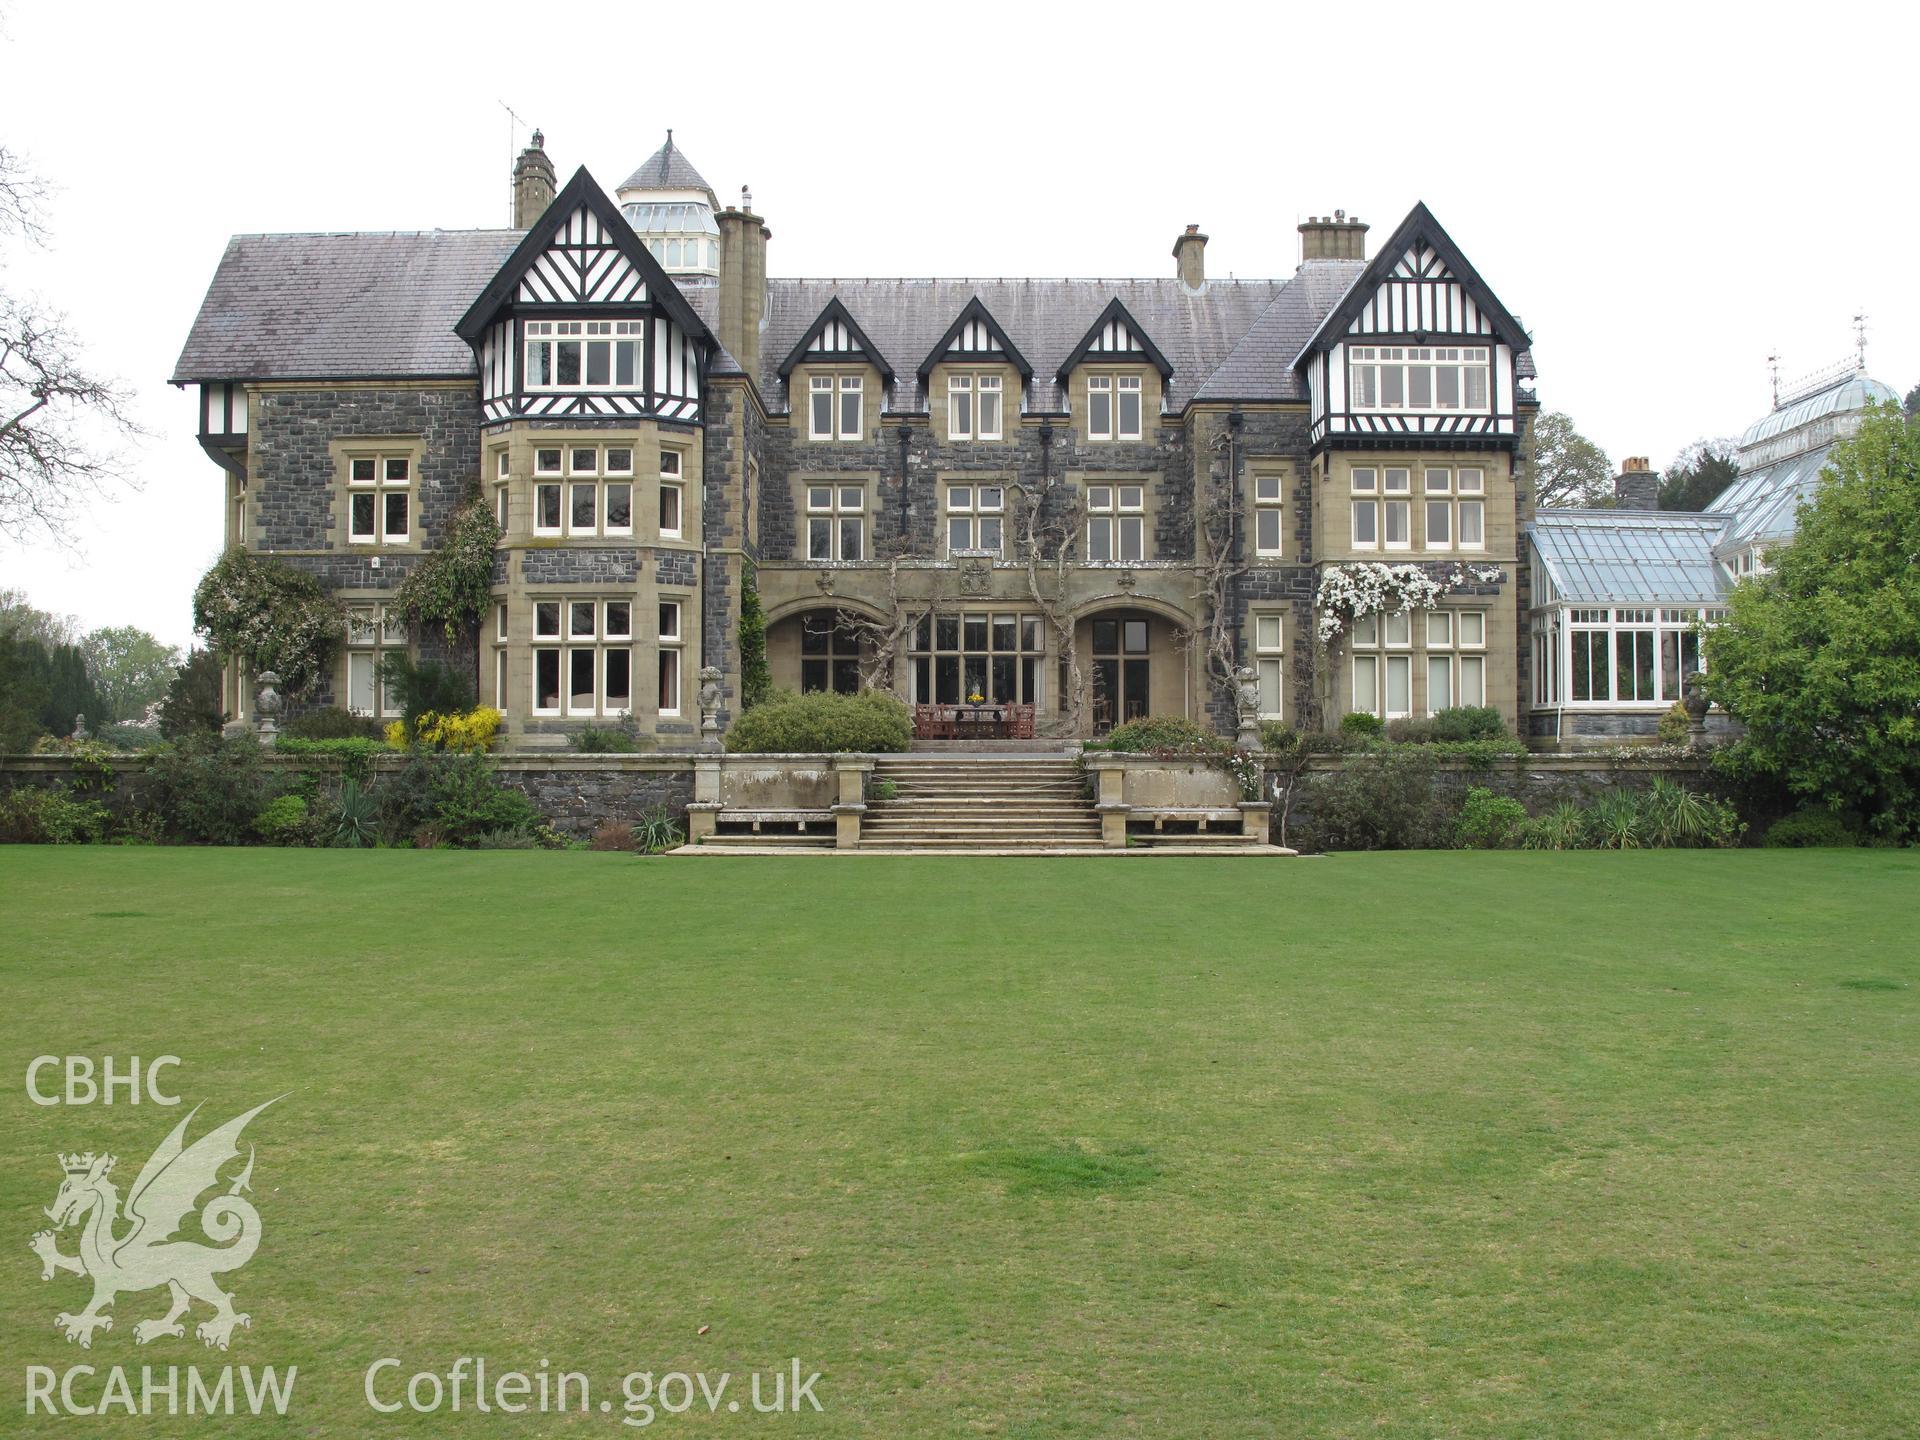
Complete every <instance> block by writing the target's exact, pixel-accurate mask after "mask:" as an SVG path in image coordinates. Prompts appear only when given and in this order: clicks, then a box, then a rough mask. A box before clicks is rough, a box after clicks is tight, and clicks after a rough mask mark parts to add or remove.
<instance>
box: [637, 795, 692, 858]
mask: <svg viewBox="0 0 1920 1440" xmlns="http://www.w3.org/2000/svg"><path fill="white" fill-rule="evenodd" d="M685 843H686V832H685V831H683V830H682V829H681V828H680V822H679V821H678V820H676V819H674V818H673V815H672V814H671V813H670V812H669V811H668V810H667V807H666V806H664V805H656V806H654V807H653V808H652V809H651V810H648V811H647V812H646V813H645V814H643V815H642V816H641V817H640V818H639V820H637V821H636V822H635V823H634V827H633V848H634V849H635V850H636V851H638V852H639V853H640V854H642V855H664V854H666V852H667V851H669V850H677V849H679V848H680V847H681V846H682V845H684V844H685Z"/></svg>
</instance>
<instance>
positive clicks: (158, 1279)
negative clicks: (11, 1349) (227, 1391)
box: [29, 1095, 286, 1350]
mask: <svg viewBox="0 0 1920 1440" xmlns="http://www.w3.org/2000/svg"><path fill="white" fill-rule="evenodd" d="M285 1098H286V1097H285V1096H284V1095H282V1096H276V1097H275V1099H279V1100H284V1099H285ZM273 1103H275V1102H274V1100H269V1101H267V1102H266V1105H256V1106H255V1107H254V1108H253V1109H251V1110H249V1111H247V1113H246V1114H244V1115H241V1116H239V1117H238V1118H236V1119H233V1120H229V1121H228V1122H227V1123H226V1124H224V1125H222V1126H221V1127H220V1128H219V1129H217V1130H210V1131H208V1132H207V1133H206V1134H205V1135H202V1136H201V1137H200V1138H199V1139H198V1140H196V1141H194V1142H193V1143H192V1144H191V1145H189V1144H187V1143H186V1135H187V1125H188V1123H189V1122H190V1121H191V1120H192V1119H193V1117H194V1116H195V1115H197V1114H199V1113H200V1107H199V1106H197V1105H196V1106H194V1108H193V1109H192V1110H191V1111H189V1112H188V1114H187V1117H186V1119H184V1120H182V1121H181V1122H180V1123H179V1124H178V1125H176V1126H174V1127H173V1133H172V1134H171V1135H169V1136H167V1138H166V1139H165V1140H163V1141H161V1142H160V1148H159V1149H157V1150H155V1151H154V1152H153V1155H152V1158H150V1159H149V1160H148V1161H147V1163H146V1164H145V1165H143V1166H142V1167H141V1168H140V1175H139V1178H138V1179H136V1180H135V1181H134V1182H133V1188H132V1189H130V1190H129V1191H128V1192H127V1204H126V1213H125V1214H124V1215H123V1214H122V1213H121V1210H120V1191H119V1187H117V1186H116V1185H115V1184H114V1183H113V1181H112V1179H111V1176H112V1175H113V1163H114V1157H113V1156H111V1155H95V1154H94V1153H93V1152H92V1151H88V1152H87V1153H86V1154H84V1155H62V1156H60V1157H59V1160H60V1168H61V1170H63V1171H64V1172H65V1173H66V1178H65V1179H64V1180H62V1181H61V1182H60V1192H59V1194H57V1195H56V1196H54V1200H53V1204H52V1205H51V1206H50V1207H48V1209H47V1210H46V1211H45V1212H44V1213H45V1214H46V1217H47V1218H48V1219H49V1220H51V1221H53V1224H54V1228H55V1229H56V1230H64V1229H66V1228H67V1226H69V1225H78V1226H79V1227H80V1253H79V1254H78V1255H63V1254H61V1253H60V1248H59V1243H58V1240H57V1239H56V1237H55V1234H54V1231H53V1230H42V1231H40V1232H39V1234H37V1235H35V1236H34V1237H33V1239H32V1241H31V1242H30V1244H29V1248H31V1249H32V1251H33V1253H34V1254H36V1255H38V1256H39V1257H40V1266H41V1269H40V1278H41V1279H42V1280H51V1279H52V1278H53V1276H54V1272H55V1271H58V1270H67V1271H71V1272H72V1273H73V1274H75V1275H84V1276H86V1277H88V1278H89V1279H91V1280H92V1281H93V1299H92V1300H91V1301H89V1302H88V1304H87V1308H86V1309H84V1310H82V1311H81V1312H80V1313H79V1314H78V1315H70V1314H68V1313H66V1312H65V1311H62V1312H61V1313H60V1314H59V1315H57V1316H55V1317H54V1322H53V1323H54V1328H55V1329H57V1330H59V1331H60V1333H61V1334H63V1335H65V1336H66V1337H67V1339H68V1341H69V1342H71V1341H74V1340H78V1341H79V1342H80V1345H81V1348H82V1349H91V1348H93V1332H94V1331H96V1330H111V1329H112V1328H113V1317H112V1316H111V1315H105V1314H102V1313H101V1312H102V1311H103V1310H105V1309H106V1308H107V1307H108V1306H110V1305H112V1304H113V1302H114V1299H115V1298H116V1297H117V1296H119V1295H120V1294H122V1293H123V1292H130V1291H139V1290H152V1289H155V1288H157V1287H159V1286H161V1285H164V1286H166V1287H167V1292H168V1294H169V1295H170V1296H171V1297H172V1300H171V1303H170V1305H169V1306H168V1308H167V1313H166V1314H165V1315H164V1316H162V1317H161V1318H159V1319H157V1320H142V1321H140V1322H139V1323H137V1324H136V1325H135V1326H134V1327H133V1338H134V1340H135V1341H136V1342H137V1343H138V1344H141V1345H145V1344H146V1343H148V1342H149V1341H151V1340H157V1339H159V1338H160V1337H161V1336H162V1335H171V1336H173V1337H174V1338H176V1339H179V1338H182V1337H184V1336H185V1334H186V1330H185V1327H183V1326H182V1325H181V1323H180V1317H181V1316H183V1315H186V1314H187V1313H188V1312H189V1311H190V1310H191V1308H192V1304H193V1302H194V1301H195V1300H198V1301H200V1302H201V1303H202V1304H205V1305H211V1306H212V1307H213V1316H212V1318H211V1319H208V1320H204V1321H202V1322H201V1323H200V1324H199V1325H198V1326H196V1327H195V1330H194V1333H195V1334H196V1335H198V1336H199V1337H200V1339H201V1340H203V1341H205V1342H206V1343H207V1344H208V1345H210V1346H212V1345H217V1346H219V1347H220V1348H221V1349H222V1350H224V1349H226V1348H227V1343H228V1341H230V1340H231V1339H232V1338H233V1332H234V1329H235V1327H236V1326H246V1325H251V1324H252V1323H253V1322H252V1317H250V1316H248V1315H245V1314H242V1313H240V1312H239V1311H237V1310H235V1309H234V1308H233V1296H232V1295H230V1294H228V1293H227V1292H226V1291H224V1290H222V1289H221V1288H220V1287H219V1285H217V1284H216V1283H214V1277H215V1276H216V1275H224V1274H226V1273H227V1272H228V1271H231V1270H238V1269H239V1268H240V1267H241V1266H242V1265H245V1264H246V1263H247V1262H248V1261H249V1260H251V1259H252V1258H253V1252H254V1251H255V1250H257V1249H259V1248H260V1212H259V1211H258V1210H255V1209H254V1208H253V1203H252V1202H251V1201H249V1200H246V1199H244V1198H242V1196H241V1192H242V1191H243V1190H247V1189H249V1188H250V1186H249V1182H250V1181H251V1179H252V1178H253V1147H252V1146H248V1147H247V1163H246V1167H245V1168H244V1169H242V1170H241V1171H240V1173H239V1174H238V1175H235V1176H234V1177H233V1179H232V1182H231V1183H230V1184H229V1185H228V1187H227V1189H226V1191H225V1193H224V1194H220V1195H215V1196H214V1197H213V1198H212V1199H211V1200H209V1201H207V1203H206V1204H205V1206H203V1207H202V1208H201V1210H200V1228H201V1229H202V1230H203V1231H205V1232H206V1235H207V1238H208V1239H210V1240H212V1241H214V1242H215V1243H214V1244H212V1245H202V1244H200V1243H198V1242H197V1241H193V1240H176V1239H174V1238H173V1236H174V1235H175V1233H176V1232H177V1231H178V1230H179V1229H180V1227H181V1224H182V1222H183V1221H185V1220H186V1218H187V1215H188V1213H189V1212H191V1211H192V1209H193V1207H194V1203H195V1202H196V1201H197V1200H198V1199H199V1198H200V1196H201V1195H202V1194H204V1193H205V1192H206V1191H207V1190H209V1189H211V1188H213V1187H214V1186H216V1185H218V1184H219V1183H220V1170H221V1168H222V1167H223V1166H225V1165H226V1164H227V1162H228V1161H230V1160H234V1159H237V1158H238V1157H239V1154H240V1148H239V1145H240V1132H241V1131H243V1130H245V1129H246V1128H247V1122H248V1121H250V1120H252V1119H253V1117H254V1116H256V1115H258V1114H259V1113H260V1112H261V1111H262V1110H264V1109H266V1108H267V1105H272V1104H273ZM129 1223H130V1224H131V1227H132V1228H130V1229H127V1230H125V1232H124V1233H120V1232H121V1228H122V1226H124V1225H127V1224H129Z"/></svg>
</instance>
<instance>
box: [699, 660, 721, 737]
mask: <svg viewBox="0 0 1920 1440" xmlns="http://www.w3.org/2000/svg"><path fill="white" fill-rule="evenodd" d="M700 748H701V749H702V750H718V749H719V748H720V667H719V666H717V665H702V666H701V667H700Z"/></svg>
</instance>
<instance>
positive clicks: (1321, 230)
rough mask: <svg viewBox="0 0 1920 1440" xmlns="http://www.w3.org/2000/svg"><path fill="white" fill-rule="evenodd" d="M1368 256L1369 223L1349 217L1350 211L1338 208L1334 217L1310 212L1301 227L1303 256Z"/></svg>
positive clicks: (1360, 257) (1321, 258)
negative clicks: (1348, 212)
mask: <svg viewBox="0 0 1920 1440" xmlns="http://www.w3.org/2000/svg"><path fill="white" fill-rule="evenodd" d="M1366 258H1367V226H1366V222H1365V221H1364V220H1358V219H1355V220H1349V219H1348V218H1347V212H1346V211H1344V210H1336V211H1334V212H1333V214H1332V215H1331V216H1326V217H1322V216H1319V215H1309V216H1308V217H1307V220H1306V223H1305V224H1304V225H1302V226H1301V227H1300V259H1301V261H1302V263H1304V262H1306V261H1308V260H1364V259H1366Z"/></svg>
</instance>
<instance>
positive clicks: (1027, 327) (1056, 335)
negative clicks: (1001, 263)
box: [759, 266, 1358, 413]
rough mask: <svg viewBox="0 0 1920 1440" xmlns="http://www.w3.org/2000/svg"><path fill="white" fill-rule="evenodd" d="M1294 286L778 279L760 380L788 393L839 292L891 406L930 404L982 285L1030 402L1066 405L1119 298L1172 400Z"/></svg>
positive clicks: (1050, 409) (1035, 406) (765, 390)
mask: <svg viewBox="0 0 1920 1440" xmlns="http://www.w3.org/2000/svg"><path fill="white" fill-rule="evenodd" d="M1355 268H1356V269H1357V268H1358V267H1357V266H1356V267H1355ZM1287 288H1289V282H1286V281H1281V280H1209V281H1208V282H1207V284H1206V286H1205V287H1204V288H1203V289H1202V290H1200V291H1198V292H1195V291H1191V290H1189V289H1187V287H1186V286H1185V285H1183V284H1182V283H1181V282H1180V281H1179V280H1178V279H1175V278H1174V277H1172V276H1169V277H1168V278H1166V279H1164V280H1098V279H1086V280H966V279H954V280H933V279H928V280H917V279H858V280H786V279H770V280H768V281H767V322H766V324H765V326H764V327H763V329H762V331H761V336H760V369H761V374H760V377H759V378H760V389H761V394H762V395H763V396H764V397H765V398H766V400H767V403H768V404H769V405H773V406H778V405H779V404H780V403H781V402H782V400H783V399H784V398H785V393H786V387H785V386H784V385H782V384H781V381H780V376H779V369H780V362H781V361H782V360H784V359H785V358H786V356H787V354H788V352H789V351H791V350H792V349H793V347H794V346H795V345H797V344H798V343H799V342H800V340H801V338H802V337H803V336H805V334H806V333H807V331H808V330H809V329H810V328H811V327H812V325H813V322H814V321H815V320H816V319H818V318H819V315H820V312H821V311H822V310H824V309H826V307H827V302H828V301H829V300H832V299H834V298H836V297H838V299H839V300H840V303H841V304H843V305H845V306H846V307H847V311H848V313H849V314H851V315H852V316H853V317H854V319H856V320H858V321H859V322H860V328H861V329H862V330H864V331H865V332H866V333H867V335H868V336H869V337H870V338H871V339H872V341H873V343H874V344H875V345H876V346H878V347H879V349H880V351H881V353H882V354H883V355H885V356H886V358H887V361H888V363H889V364H891V365H892V366H893V369H894V373H895V376H896V379H895V383H894V386H893V394H892V396H891V397H890V403H889V408H890V409H893V410H896V411H916V410H924V409H925V408H926V396H925V394H924V393H923V392H922V391H921V388H920V384H919V381H918V379H917V377H916V376H915V373H914V372H915V371H916V370H917V369H918V367H919V365H920V362H921V361H922V360H924V359H925V358H926V356H927V352H928V351H930V350H932V349H933V347H934V345H935V344H936V343H938V341H939V339H940V337H941V336H942V335H944V334H945V333H946V331H947V328H948V327H949V326H950V325H952V324H953V321H954V318H955V317H956V316H957V315H959V314H960V312H961V311H962V310H964V309H965V308H966V306H967V302H968V301H970V300H972V299H974V298H975V297H976V296H977V297H978V298H979V300H980V302H981V304H983V305H985V306H986V307H987V310H988V312H989V313H990V314H992V316H993V318H994V320H995V321H996V322H997V323H998V324H999V325H1000V327H1001V328H1002V329H1003V330H1005V331H1006V333H1007V338H1008V339H1010V340H1011V341H1013V343H1014V344H1015V345H1016V346H1018V347H1019V349H1020V353H1021V354H1022V355H1024V356H1025V357H1026V359H1027V362H1028V363H1029V364H1030V365H1032V366H1033V382H1032V386H1031V393H1030V396H1029V400H1028V407H1027V408H1028V409H1029V410H1030V411H1033V412H1039V413H1059V412H1062V411H1064V410H1065V409H1066V395H1065V391H1064V390H1063V389H1062V387H1061V386H1060V384H1059V382H1058V381H1057V380H1056V379H1055V378H1054V371H1055V370H1056V369H1057V368H1058V367H1059V365H1060V362H1061V361H1062V360H1064V359H1065V358H1066V357H1067V356H1068V355H1069V354H1071V353H1072V351H1073V349H1074V347H1075V346H1077V345H1078V344H1079V343H1080V341H1081V340H1082V339H1083V338H1084V337H1085V335H1086V333H1087V331H1088V330H1089V329H1091V328H1092V326H1093V323H1094V322H1095V321H1096V320H1098V319H1099V318H1100V314H1101V312H1102V311H1104V310H1105V309H1106V308H1107V306H1108V304H1109V303H1110V302H1111V301H1113V300H1114V299H1116V298H1117V299H1118V300H1119V301H1120V303H1121V304H1123V305H1125V306H1126V307H1127V311H1128V313H1129V314H1131V315H1132V316H1133V317H1134V318H1135V319H1137V320H1138V321H1139V322H1140V326H1141V328H1142V329H1144V330H1145V331H1146V332H1147V333H1148V334H1149V335H1150V336H1152V337H1153V342H1154V344H1156V345H1158V346H1159V347H1160V349H1161V350H1162V351H1164V352H1165V353H1166V357H1167V359H1168V360H1170V361H1171V362H1172V363H1173V368H1174V375H1173V380H1172V382H1171V384H1170V386H1169V395H1168V403H1169V406H1170V408H1172V409H1175V410H1177V409H1179V408H1180V407H1182V406H1183V405H1185V404H1186V403H1187V402H1188V401H1189V400H1192V399H1193V398H1194V395H1195V392H1196V390H1197V389H1198V388H1199V386H1200V382H1201V381H1202V380H1204V379H1205V378H1206V377H1207V376H1208V375H1209V374H1210V373H1211V372H1212V371H1213V369H1214V368H1215V367H1216V366H1217V365H1219V364H1220V362H1221V361H1222V360H1224V359H1226V357H1227V356H1228V354H1229V353H1231V352H1232V350H1233V348H1234V346H1235V345H1237V344H1238V343H1239V342H1240V340H1241V339H1242V338H1243V337H1244V336H1245V335H1246V333H1247V331H1248V330H1249V329H1250V328H1251V327H1252V326H1253V323H1254V321H1256V320H1257V319H1259V318H1260V316H1261V315H1262V314H1263V313H1264V312H1265V311H1266V310H1267V309H1268V307H1270V306H1271V305H1272V304H1273V302H1274V301H1275V300H1276V299H1277V298H1278V297H1279V296H1280V294H1281V293H1282V292H1283V291H1284V290H1286V289H1287ZM1287 383H1288V386H1289V387H1290V388H1288V389H1287V390H1286V392H1285V394H1284V395H1283V396H1278V397H1276V398H1286V399H1298V398H1300V397H1301V392H1300V391H1299V389H1298V383H1297V381H1295V380H1293V379H1292V378H1291V377H1288V381H1287ZM1236 398H1242V399H1246V398H1252V397H1251V396H1240V397H1236Z"/></svg>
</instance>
